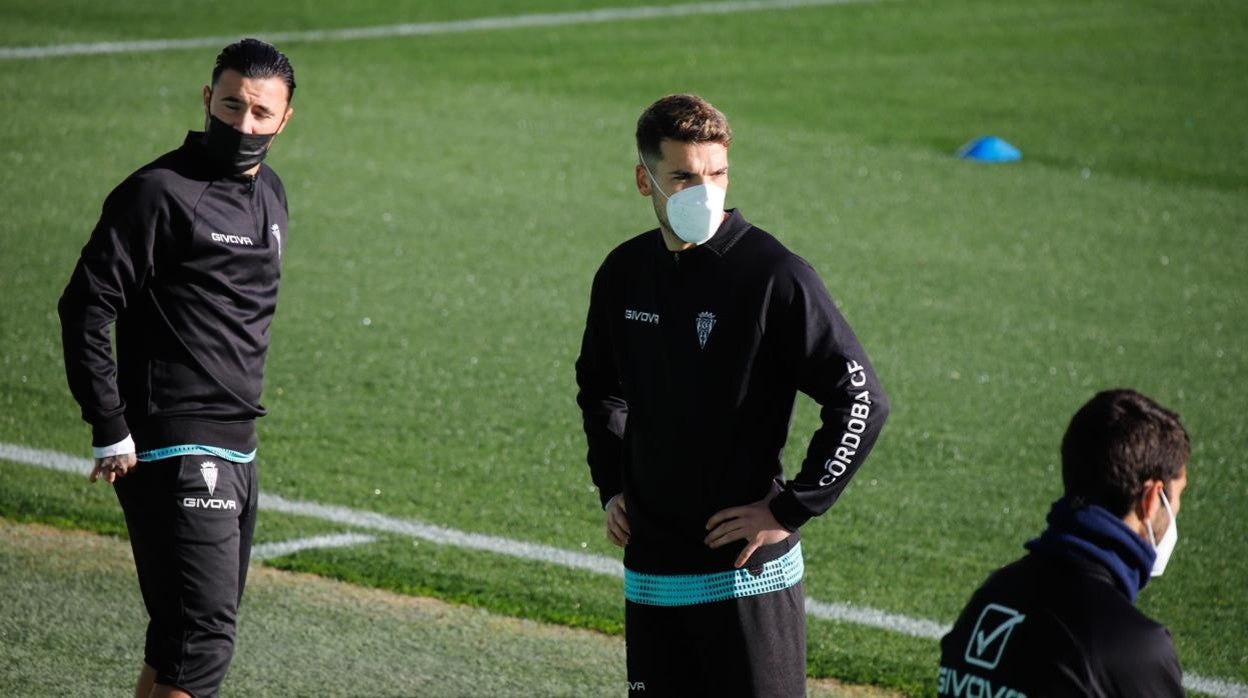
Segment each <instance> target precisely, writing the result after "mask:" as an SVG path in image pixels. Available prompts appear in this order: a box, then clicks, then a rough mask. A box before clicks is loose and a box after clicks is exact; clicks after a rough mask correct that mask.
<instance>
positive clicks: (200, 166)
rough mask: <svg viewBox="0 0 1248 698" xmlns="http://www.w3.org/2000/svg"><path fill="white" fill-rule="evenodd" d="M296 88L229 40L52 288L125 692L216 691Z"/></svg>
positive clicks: (272, 302)
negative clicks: (104, 486)
mask: <svg viewBox="0 0 1248 698" xmlns="http://www.w3.org/2000/svg"><path fill="white" fill-rule="evenodd" d="M294 90H295V78H294V71H293V70H292V69H291V67H290V62H289V61H288V60H287V59H286V57H285V56H284V55H282V53H281V52H280V51H278V50H277V49H276V48H274V47H273V46H270V45H269V44H266V43H264V42H262V41H257V40H255V39H245V40H243V41H240V42H238V43H235V44H231V45H230V46H227V47H226V48H225V49H224V50H223V51H222V52H221V55H220V56H218V57H217V62H216V66H215V67H214V68H213V71H212V82H211V83H210V84H209V85H206V86H205V87H204V89H203V101H204V131H203V132H195V131H192V132H190V133H188V134H187V136H186V140H185V141H184V142H183V144H182V146H181V147H180V148H178V149H177V150H174V151H172V152H169V153H166V154H165V155H162V156H161V157H159V158H157V159H156V160H155V161H153V162H152V163H150V164H148V165H146V166H144V167H142V168H140V169H139V170H138V171H137V172H135V173H134V174H131V175H130V176H129V177H127V178H126V179H125V181H123V182H122V183H121V184H120V185H118V186H117V188H116V189H114V190H113V191H112V193H111V194H109V196H108V198H107V199H106V200H105V202H104V207H103V212H102V214H101V216H100V219H99V222H98V223H96V225H95V229H94V230H93V231H92V233H91V237H90V239H89V240H88V241H87V244H86V246H85V247H84V248H83V250H82V255H81V257H80V258H79V260H78V264H77V266H76V267H75V269H74V271H73V274H72V276H71V277H70V280H69V284H68V285H67V286H66V288H65V292H64V294H63V295H62V296H61V300H60V304H59V312H60V317H61V336H62V343H63V345H64V353H65V370H66V375H67V377H68V380H69V387H70V392H71V393H73V396H74V398H75V399H76V400H77V402H78V404H79V406H80V407H81V408H82V416H83V419H85V420H86V421H87V422H88V423H89V424H90V425H91V427H92V452H93V456H94V458H95V463H94V467H93V468H92V471H91V474H90V479H91V481H92V482H95V481H96V480H97V479H98V478H101V477H103V478H104V479H105V480H106V481H108V482H109V483H111V484H112V485H113V487H114V489H115V490H116V493H117V498H118V500H119V501H120V503H121V508H122V511H123V512H124V513H125V517H126V527H127V529H128V530H129V533H130V543H131V547H132V548H133V550H134V561H135V567H136V568H137V571H138V577H139V588H140V590H141V591H142V594H143V603H144V605H145V607H146V608H147V612H148V616H149V622H148V627H147V639H146V643H145V648H144V665H143V668H142V670H141V671H140V673H139V679H138V685H137V686H136V688H135V695H136V696H149V695H150V696H187V695H191V696H197V697H199V698H202V697H203V696H214V695H216V694H217V690H218V688H219V687H220V685H221V682H222V680H223V679H224V678H225V674H226V670H227V669H228V667H229V663H230V659H231V657H232V656H233V652H234V635H235V621H236V617H237V613H238V606H239V603H240V601H241V600H242V596H243V587H244V584H245V583H246V580H247V565H248V561H249V559H250V553H251V540H252V534H253V532H254V529H255V517H256V504H257V501H258V499H259V491H258V481H257V475H256V461H255V457H256V428H255V420H256V418H257V417H261V416H263V415H264V414H265V409H264V407H263V406H262V405H261V404H260V393H261V387H262V382H263V376H264V360H265V355H266V353H267V352H268V348H269V325H270V323H271V321H272V319H273V313H274V311H275V309H276V303H277V288H278V281H279V279H280V277H281V259H282V253H283V242H284V240H283V237H284V233H285V231H286V227H287V220H288V213H287V206H286V191H285V189H284V188H283V187H282V182H281V180H280V179H278V177H277V174H276V173H274V172H273V170H272V169H270V168H269V167H268V166H267V165H264V164H263V160H264V158H265V156H266V155H267V154H268V152H269V150H270V148H271V147H272V145H273V141H274V139H275V138H276V137H277V135H278V134H279V133H281V132H282V130H283V129H284V128H285V127H286V124H287V123H288V122H289V120H290V117H291V114H292V113H293V112H292V109H291V107H290V100H291V97H292V96H293V94H294ZM114 325H115V327H116V335H117V336H116V357H117V358H116V361H114V359H113V346H112V341H111V339H110V326H114Z"/></svg>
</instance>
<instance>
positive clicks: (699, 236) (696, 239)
mask: <svg viewBox="0 0 1248 698" xmlns="http://www.w3.org/2000/svg"><path fill="white" fill-rule="evenodd" d="M637 157H638V159H640V160H641V166H642V167H644V168H646V174H648V175H650V182H651V183H652V184H654V188H655V189H657V190H658V192H659V193H660V194H662V195H663V198H665V199H667V223H668V225H670V226H672V232H673V233H675V234H676V237H678V238H680V239H681V240H684V241H685V242H688V243H692V244H694V245H701V244H702V243H704V242H706V241H707V240H710V239H711V238H712V237H713V236H714V235H715V231H716V230H718V229H719V224H720V223H722V222H723V220H724V198H725V197H726V196H727V195H728V192H727V191H726V190H725V189H722V188H720V187H718V186H716V185H714V184H711V183H709V182H708V183H706V184H699V185H697V186H696V187H687V188H685V189H681V190H680V191H678V192H676V193H675V194H672V195H671V196H668V195H667V192H665V191H663V187H660V186H659V183H658V182H657V181H655V179H654V173H652V172H651V171H650V167H649V166H647V165H646V159H645V158H643V157H641V154H640V153H638V155H637Z"/></svg>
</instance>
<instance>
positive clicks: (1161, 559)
mask: <svg viewBox="0 0 1248 698" xmlns="http://www.w3.org/2000/svg"><path fill="white" fill-rule="evenodd" d="M1158 494H1159V495H1161V504H1162V506H1164V507H1165V508H1166V513H1167V514H1169V515H1170V525H1169V526H1167V527H1166V532H1165V533H1163V534H1161V542H1158V541H1157V537H1156V536H1154V535H1153V524H1152V522H1151V521H1145V522H1144V527H1145V528H1147V529H1148V539H1149V542H1151V543H1152V544H1153V548H1155V549H1156V550H1157V559H1156V560H1155V561H1154V562H1153V571H1152V573H1151V576H1153V577H1160V576H1161V575H1162V573H1163V572H1165V571H1166V564H1167V563H1169V562H1170V555H1171V553H1173V552H1174V546H1175V544H1176V543H1178V542H1179V525H1178V522H1176V521H1175V520H1174V510H1173V509H1171V508H1170V500H1168V499H1166V493H1165V492H1158Z"/></svg>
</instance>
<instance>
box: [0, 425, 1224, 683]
mask: <svg viewBox="0 0 1248 698" xmlns="http://www.w3.org/2000/svg"><path fill="white" fill-rule="evenodd" d="M0 460H7V461H12V462H15V463H24V464H26V465H34V466H38V467H41V468H48V469H50V470H59V471H62V472H67V473H76V474H79V475H86V474H88V473H90V472H91V461H90V460H88V459H86V458H78V457H75V456H71V455H68V454H65V453H60V452H58V451H45V450H42V449H36V448H28V447H26V446H19V445H17V444H6V443H0ZM260 507H261V508H263V509H267V510H270V511H276V512H281V513H285V514H295V515H298V516H307V517H311V518H316V519H321V520H324V521H332V522H334V523H340V524H345V525H349V526H353V527H355V528H364V529H369V530H372V531H379V532H382V533H392V534H396V535H401V536H408V537H411V538H418V539H420V540H424V541H428V542H430V543H437V544H440V545H453V546H457V547H461V548H470V549H472V550H482V551H487V552H492V553H497V554H499V555H507V556H509V557H517V558H520V559H523V560H539V561H541V562H547V563H550V564H553V565H560V566H562V567H568V568H572V569H580V570H587V571H589V572H596V573H599V574H604V575H608V576H612V577H623V576H624V567H623V565H621V564H620V562H619V560H616V559H615V558H611V557H606V556H604V555H593V554H589V553H579V552H573V551H569V550H564V549H562V548H556V547H554V546H550V545H543V544H541V543H527V542H524V541H517V540H511V539H508V538H500V537H497V536H489V535H485V534H483V533H469V532H466V531H458V530H456V529H453V528H446V527H444V526H436V525H434V524H428V523H424V522H421V521H415V520H412V519H401V518H398V517H394V516H387V515H385V514H378V513H376V512H371V511H363V510H360V509H351V508H348V507H340V506H333V505H329V504H320V503H317V502H308V501H302V500H297V499H287V498H285V497H282V496H279V495H276V494H265V493H261V494H260ZM806 613H807V614H808V615H810V616H813V617H815V618H820V619H823V620H831V621H838V622H842V623H853V624H855V625H865V626H869V627H872V628H880V629H883V630H888V631H891V632H895V633H900V634H902V635H908V636H910V637H917V638H922V639H925V640H937V639H940V637H941V636H942V635H944V634H945V633H946V632H947V631H948V629H949V626H948V624H944V623H939V622H937V621H933V620H926V619H923V618H911V617H909V616H904V615H899V614H896V613H889V612H887V611H882V610H880V609H876V608H871V607H868V606H855V605H852V604H846V603H828V602H825V601H817V600H815V599H811V598H807V599H806ZM933 675H934V674H933ZM1183 687H1184V688H1186V689H1187V690H1189V691H1198V692H1200V693H1205V694H1208V695H1211V696H1217V698H1248V685H1245V684H1241V683H1235V682H1233V681H1227V680H1224V679H1219V678H1208V677H1203V676H1196V675H1193V674H1186V675H1184V677H1183Z"/></svg>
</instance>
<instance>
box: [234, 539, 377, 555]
mask: <svg viewBox="0 0 1248 698" xmlns="http://www.w3.org/2000/svg"><path fill="white" fill-rule="evenodd" d="M375 540H377V538H375V537H374V536H370V535H366V534H364V533H337V534H332V535H327V536H311V537H310V538H296V539H294V540H284V541H281V542H279V543H261V544H260V545H255V546H252V548H251V559H252V561H253V562H254V561H257V560H271V559H273V558H275V557H281V556H283V555H290V554H291V553H297V552H299V551H300V550H314V549H319V548H346V547H349V546H352V545H364V544H366V543H372V542H373V541H375Z"/></svg>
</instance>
